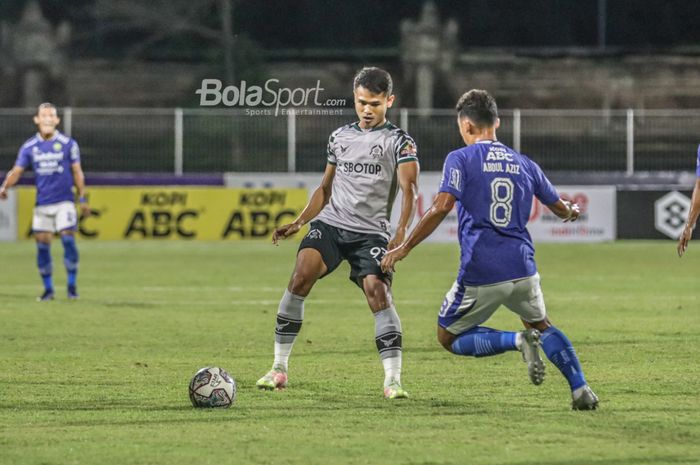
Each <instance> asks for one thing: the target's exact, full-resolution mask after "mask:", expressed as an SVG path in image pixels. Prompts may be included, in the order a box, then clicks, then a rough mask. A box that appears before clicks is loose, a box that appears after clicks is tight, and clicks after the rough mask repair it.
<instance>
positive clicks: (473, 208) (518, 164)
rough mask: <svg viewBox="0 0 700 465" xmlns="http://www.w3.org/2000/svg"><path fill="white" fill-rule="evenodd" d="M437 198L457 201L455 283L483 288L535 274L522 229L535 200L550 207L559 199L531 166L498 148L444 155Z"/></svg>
mask: <svg viewBox="0 0 700 465" xmlns="http://www.w3.org/2000/svg"><path fill="white" fill-rule="evenodd" d="M440 192H448V193H450V194H452V195H454V196H455V197H456V198H457V201H458V202H457V213H458V218H459V230H458V234H459V242H460V246H461V263H460V270H459V276H458V277H457V281H458V282H459V283H461V284H464V285H469V286H481V285H485V284H494V283H500V282H504V281H511V280H514V279H518V278H525V277H528V276H532V275H533V274H535V273H536V272H537V266H536V265H535V248H534V246H533V245H532V238H531V237H530V233H529V232H528V231H527V229H526V225H527V222H528V219H529V217H530V210H531V208H532V200H533V196H536V197H537V198H538V199H539V200H540V201H541V202H542V203H544V204H545V205H551V204H553V203H555V202H556V201H557V200H559V194H557V191H556V189H554V187H553V186H552V184H551V183H550V182H549V180H548V179H547V177H546V176H545V175H544V173H543V172H542V170H541V169H540V167H539V166H538V165H537V164H536V163H535V162H533V161H532V160H530V159H529V158H527V157H526V156H525V155H522V154H520V153H518V152H516V151H515V150H513V149H511V148H510V147H507V146H505V145H503V144H502V143H500V142H491V141H481V142H479V143H476V144H474V145H471V146H468V147H463V148H461V149H459V150H455V151H454V152H451V153H450V154H449V155H447V158H446V159H445V165H444V167H443V172H442V181H441V183H440Z"/></svg>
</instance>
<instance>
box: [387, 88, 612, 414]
mask: <svg viewBox="0 0 700 465" xmlns="http://www.w3.org/2000/svg"><path fill="white" fill-rule="evenodd" d="M456 109H457V114H458V115H457V123H458V125H459V132H460V134H461V136H462V139H463V140H464V142H465V144H466V145H467V146H466V147H463V148H460V149H458V150H455V151H453V152H451V153H450V154H448V155H447V158H446V160H445V164H444V167H443V175H442V181H441V184H440V189H439V193H438V195H437V196H436V198H435V200H434V202H433V205H432V207H431V208H430V209H429V210H428V211H427V212H426V213H425V214H424V215H423V217H422V218H421V220H420V222H419V223H418V224H417V225H416V227H415V229H414V230H413V231H412V232H411V234H410V236H409V237H408V238H407V239H406V240H405V241H404V242H403V243H402V244H401V245H400V246H398V247H397V248H395V249H393V250H390V251H389V252H387V254H386V255H385V256H384V258H383V259H382V269H383V270H384V271H385V272H389V271H393V270H394V265H395V263H396V262H398V261H399V260H402V259H403V258H405V257H406V256H407V255H408V253H409V252H410V251H411V249H413V248H414V247H415V246H417V245H418V244H419V243H420V242H421V241H422V240H423V239H425V238H426V237H428V236H429V235H430V234H431V233H432V232H433V231H434V230H435V228H436V227H437V226H438V225H439V224H440V222H441V221H442V220H443V219H444V218H445V216H447V214H448V213H449V212H450V210H452V207H453V206H454V204H455V203H457V210H458V217H459V242H460V246H461V257H460V258H461V260H460V261H461V263H460V268H459V274H458V276H457V279H456V281H455V282H454V285H453V286H452V288H451V289H450V290H449V292H448V293H447V296H446V297H445V300H444V302H443V304H442V308H441V309H440V313H439V317H438V340H439V341H440V343H441V344H442V346H443V347H444V348H445V349H447V350H448V351H449V352H452V353H453V354H456V355H465V356H474V357H484V356H490V355H496V354H500V353H503V352H506V351H515V350H519V351H520V352H522V355H523V358H524V360H525V361H526V362H527V365H528V373H529V376H530V379H531V381H532V382H533V383H534V384H541V383H542V381H543V380H544V361H543V360H542V358H541V356H540V353H539V350H540V347H541V348H542V349H543V350H544V353H545V354H546V355H547V358H549V360H550V361H551V362H552V363H553V364H554V365H555V366H556V367H557V368H558V369H559V371H561V373H562V374H563V375H564V377H565V378H566V379H567V381H568V382H569V386H570V387H571V392H572V399H573V402H572V408H573V409H574V410H593V409H595V408H597V406H598V397H597V396H596V395H595V393H594V392H593V390H592V389H591V388H590V387H589V386H588V384H587V383H586V379H585V378H584V375H583V370H582V369H581V365H580V363H579V360H578V357H577V355H576V352H575V351H574V348H573V346H572V345H571V342H570V341H569V339H568V338H567V337H566V336H565V335H564V333H562V332H561V331H560V330H559V329H557V328H556V327H555V326H553V325H552V323H551V322H550V320H549V318H548V317H547V313H546V311H545V305H544V299H543V296H542V291H541V289H540V277H539V274H538V273H537V267H536V265H535V260H534V255H535V250H534V247H533V244H532V239H531V238H530V234H529V233H528V231H527V229H526V224H527V221H528V219H529V215H530V209H531V206H532V201H533V197H537V198H538V199H539V200H540V201H541V202H542V203H543V204H544V205H546V206H547V207H548V208H549V209H550V210H551V211H552V212H553V213H554V214H555V215H557V216H558V217H559V218H562V219H563V220H564V221H575V220H576V219H577V218H578V216H579V207H578V206H577V205H576V204H572V203H569V202H567V201H565V200H562V199H561V198H560V197H559V195H558V194H557V191H556V190H555V189H554V187H553V186H552V184H550V182H549V180H548V179H547V178H546V177H545V175H544V173H543V172H542V170H541V169H540V167H539V166H538V165H537V164H535V163H534V162H533V161H531V160H530V159H529V158H527V157H526V156H524V155H522V154H520V153H518V152H516V151H515V150H513V149H511V148H510V147H507V146H505V145H504V144H502V143H500V142H498V140H497V139H496V129H497V128H498V126H499V123H500V121H499V119H498V110H497V107H496V101H495V100H494V99H493V97H491V95H489V94H488V93H487V92H486V91H483V90H476V89H474V90H471V91H469V92H467V93H465V94H464V95H462V97H461V98H460V99H459V102H458V103H457V107H456ZM501 305H505V306H506V307H507V308H509V309H510V310H512V311H513V312H515V313H516V314H518V316H520V318H521V320H522V321H523V324H524V325H525V327H526V328H527V329H526V330H525V331H522V332H507V331H499V330H495V329H491V328H487V327H485V326H481V325H482V324H483V323H484V322H486V320H488V319H489V318H490V317H491V315H493V313H494V312H495V311H496V309H498V307H500V306H501Z"/></svg>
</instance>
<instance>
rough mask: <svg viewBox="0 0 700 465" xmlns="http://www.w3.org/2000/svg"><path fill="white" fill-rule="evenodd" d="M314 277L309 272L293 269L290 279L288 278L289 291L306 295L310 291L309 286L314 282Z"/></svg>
mask: <svg viewBox="0 0 700 465" xmlns="http://www.w3.org/2000/svg"><path fill="white" fill-rule="evenodd" d="M316 279H317V278H316V277H314V276H312V275H311V274H309V273H304V272H297V271H294V274H293V275H292V279H290V280H289V292H291V293H292V294H295V295H299V296H302V297H306V296H307V295H309V292H311V288H312V287H313V286H314V283H315V282H316Z"/></svg>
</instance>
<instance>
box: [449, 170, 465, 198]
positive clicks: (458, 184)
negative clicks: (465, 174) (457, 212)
mask: <svg viewBox="0 0 700 465" xmlns="http://www.w3.org/2000/svg"><path fill="white" fill-rule="evenodd" d="M448 186H450V187H451V188H453V189H455V190H458V191H460V192H462V173H461V172H460V171H459V170H458V169H456V168H450V180H449V182H448Z"/></svg>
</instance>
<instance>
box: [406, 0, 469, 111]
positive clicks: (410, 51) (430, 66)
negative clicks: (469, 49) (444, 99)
mask: <svg viewBox="0 0 700 465" xmlns="http://www.w3.org/2000/svg"><path fill="white" fill-rule="evenodd" d="M458 30H459V27H458V25H457V21H455V20H454V19H452V18H450V19H448V20H447V21H446V22H445V23H444V24H441V22H440V16H439V14H438V10H437V7H436V6H435V3H434V2H433V1H432V0H429V1H428V2H426V3H425V4H424V5H423V11H422V12H421V15H420V18H419V19H418V21H414V20H412V19H404V20H402V21H401V65H402V68H403V80H404V82H405V83H406V84H408V85H412V86H413V87H414V89H415V91H414V102H415V106H416V107H417V108H420V109H428V108H433V107H434V106H435V90H436V84H437V82H438V81H439V80H441V81H443V82H448V81H449V76H450V74H451V72H452V70H453V68H454V63H455V58H456V56H457V45H458V42H457V32H458Z"/></svg>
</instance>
